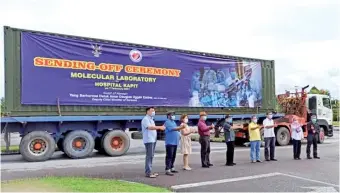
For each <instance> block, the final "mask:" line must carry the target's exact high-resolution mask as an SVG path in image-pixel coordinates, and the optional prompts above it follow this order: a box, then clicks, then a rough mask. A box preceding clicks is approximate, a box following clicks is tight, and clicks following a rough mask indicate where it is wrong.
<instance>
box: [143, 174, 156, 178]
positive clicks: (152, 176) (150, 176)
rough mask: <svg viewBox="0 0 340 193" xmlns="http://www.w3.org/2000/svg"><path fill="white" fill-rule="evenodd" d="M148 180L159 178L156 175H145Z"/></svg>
mask: <svg viewBox="0 0 340 193" xmlns="http://www.w3.org/2000/svg"><path fill="white" fill-rule="evenodd" d="M145 177H147V178H156V177H157V176H156V175H155V174H147V175H145Z"/></svg>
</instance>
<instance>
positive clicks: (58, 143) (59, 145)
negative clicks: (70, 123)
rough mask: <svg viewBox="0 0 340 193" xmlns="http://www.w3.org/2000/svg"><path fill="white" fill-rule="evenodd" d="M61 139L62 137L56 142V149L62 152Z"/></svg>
mask: <svg viewBox="0 0 340 193" xmlns="http://www.w3.org/2000/svg"><path fill="white" fill-rule="evenodd" d="M63 141H64V139H59V141H58V142H57V147H58V150H59V151H62V152H64V147H63Z"/></svg>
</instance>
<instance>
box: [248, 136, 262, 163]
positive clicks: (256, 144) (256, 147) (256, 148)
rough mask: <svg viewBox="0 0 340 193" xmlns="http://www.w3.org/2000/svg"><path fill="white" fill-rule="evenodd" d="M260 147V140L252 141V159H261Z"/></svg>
mask: <svg viewBox="0 0 340 193" xmlns="http://www.w3.org/2000/svg"><path fill="white" fill-rule="evenodd" d="M260 147H261V141H260V140H258V141H251V142H250V160H251V161H257V160H260Z"/></svg>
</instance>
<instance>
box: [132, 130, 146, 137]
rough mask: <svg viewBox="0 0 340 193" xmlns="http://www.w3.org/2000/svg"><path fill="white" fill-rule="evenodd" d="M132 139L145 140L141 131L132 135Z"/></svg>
mask: <svg viewBox="0 0 340 193" xmlns="http://www.w3.org/2000/svg"><path fill="white" fill-rule="evenodd" d="M131 138H132V139H143V134H142V132H140V131H136V132H133V133H131Z"/></svg>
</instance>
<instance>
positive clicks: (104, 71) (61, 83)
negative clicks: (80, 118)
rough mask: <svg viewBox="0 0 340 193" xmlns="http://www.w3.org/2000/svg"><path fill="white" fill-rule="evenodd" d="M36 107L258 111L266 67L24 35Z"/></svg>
mask: <svg viewBox="0 0 340 193" xmlns="http://www.w3.org/2000/svg"><path fill="white" fill-rule="evenodd" d="M21 56H22V58H21V76H22V81H21V84H22V85H21V87H22V88H21V91H22V92H21V102H22V104H29V105H57V104H59V105H100V106H173V107H256V106H261V101H262V96H261V95H262V74H261V63H260V62H247V61H243V60H235V59H228V58H215V57H211V56H203V55H194V54H189V53H184V52H175V51H170V50H163V49H155V48H149V47H132V46H128V45H121V44H111V43H107V42H105V43H104V42H94V41H89V40H82V39H74V38H66V37H59V36H53V35H42V34H34V33H30V32H22V34H21Z"/></svg>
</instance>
